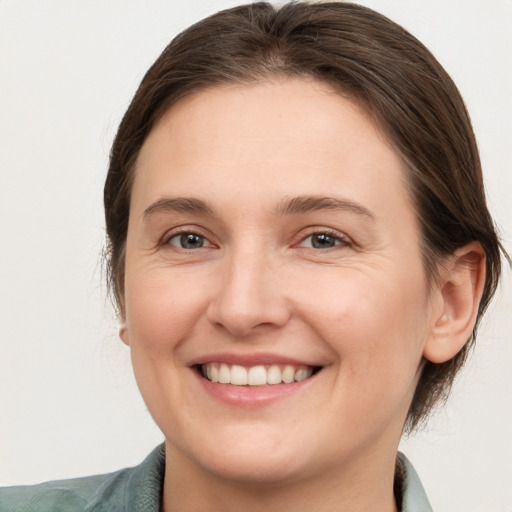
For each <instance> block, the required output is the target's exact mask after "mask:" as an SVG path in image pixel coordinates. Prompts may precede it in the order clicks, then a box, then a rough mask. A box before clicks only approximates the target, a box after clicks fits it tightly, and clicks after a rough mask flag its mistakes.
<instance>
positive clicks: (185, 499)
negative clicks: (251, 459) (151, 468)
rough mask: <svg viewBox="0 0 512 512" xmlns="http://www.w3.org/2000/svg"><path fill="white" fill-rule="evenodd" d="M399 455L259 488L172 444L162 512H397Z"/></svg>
mask: <svg viewBox="0 0 512 512" xmlns="http://www.w3.org/2000/svg"><path fill="white" fill-rule="evenodd" d="M395 455H396V453H392V454H390V455H389V456H387V457H375V455H374V456H373V457H372V458H371V459H370V458H365V457H362V458H361V460H359V461H358V462H357V464H354V462H351V464H350V467H344V466H343V465H342V464H340V465H339V466H338V467H335V468H333V467H331V468H329V470H328V471H325V472H318V473H316V474H311V475H307V476H297V475H294V476H288V477H286V478H283V480H282V481H280V482H262V481H256V482H255V481H254V480H251V481H243V480H233V479H232V478H225V477H222V476H218V475H217V474H214V473H213V472H211V471H208V470H206V469H205V468H203V467H200V466H198V465H197V464H196V463H195V462H194V461H191V460H190V459H188V458H187V457H186V456H185V455H184V454H183V453H180V452H179V451H178V450H176V449H173V447H172V446H170V443H167V449H166V473H165V481H164V495H163V505H162V511H161V512H178V511H179V512H193V511H194V512H195V511H201V512H220V511H222V512H238V511H240V510H244V512H256V511H257V512H260V511H261V510H265V511H266V512H274V511H275V512H277V511H282V510H295V511H306V510H307V511H309V510H315V512H324V511H325V512H327V511H329V512H333V511H337V510H339V511H341V510H343V511H344V512H362V511H365V512H369V511H375V512H397V510H398V509H397V507H396V503H395V499H394V495H393V479H394V472H395ZM376 461H377V463H376Z"/></svg>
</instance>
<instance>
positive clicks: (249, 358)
mask: <svg viewBox="0 0 512 512" xmlns="http://www.w3.org/2000/svg"><path fill="white" fill-rule="evenodd" d="M208 363H226V364H237V365H240V366H258V365H268V364H289V365H292V366H310V367H315V366H321V365H318V364H315V363H312V362H311V361H309V362H308V361H304V360H300V359H296V358H293V357H288V356H283V355H279V354H272V353H268V352H261V353H255V354H234V353H230V352H215V353H212V354H205V355H202V356H199V357H197V358H194V359H192V360H191V361H190V366H198V365H203V364H208Z"/></svg>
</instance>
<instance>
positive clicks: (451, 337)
mask: <svg viewBox="0 0 512 512" xmlns="http://www.w3.org/2000/svg"><path fill="white" fill-rule="evenodd" d="M485 274H486V268H485V253H484V250H483V249H482V246H481V245H480V243H478V242H471V243H469V244H467V245H465V246H464V247H461V248H460V249H458V250H457V251H455V253H454V254H453V255H451V256H450V257H449V258H447V260H446V262H445V264H444V265H443V268H442V270H441V284H440V286H441V289H440V293H441V296H442V301H443V310H442V313H441V314H440V315H439V317H438V318H437V319H435V325H434V326H433V330H432V334H431V336H430V338H429V339H428V341H427V343H426V345H425V347H424V350H423V356H424V357H425V359H427V360H429V361H431V362H433V363H444V362H446V361H448V360H450V359H451V358H452V357H454V356H455V355H456V354H457V353H458V352H459V351H460V350H462V348H463V347H464V345H465V344H466V342H467V341H468V339H469V337H470V336H471V333H472V331H473V327H474V326H475V322H476V317H477V314H478V307H479V305H480V300H481V298H482V293H483V289H484V284H485Z"/></svg>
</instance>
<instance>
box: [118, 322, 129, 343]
mask: <svg viewBox="0 0 512 512" xmlns="http://www.w3.org/2000/svg"><path fill="white" fill-rule="evenodd" d="M119 337H120V338H121V341H122V342H123V343H124V344H125V345H126V346H128V347H129V346H130V340H129V336H128V328H127V327H126V324H124V323H123V324H121V326H120V327H119Z"/></svg>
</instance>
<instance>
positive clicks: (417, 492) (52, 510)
mask: <svg viewBox="0 0 512 512" xmlns="http://www.w3.org/2000/svg"><path fill="white" fill-rule="evenodd" d="M397 462H398V464H400V466H401V468H402V473H403V485H402V512H432V508H431V506H430V504H429V502H428V499H427V496H426V495H425V491H424V490H423V487H422V485H421V482H420V479H419V477H418V475H417V474H416V471H414V468H413V467H412V465H411V463H410V462H409V461H408V460H407V458H406V457H405V456H404V455H403V454H401V453H399V454H398V460H397ZM164 473H165V450H164V445H161V446H158V447H157V448H155V449H154V450H153V451H152V452H151V453H150V454H149V455H148V457H146V459H145V460H144V461H143V462H142V464H139V465H138V466H135V467H134V468H127V469H122V470H120V471H116V472H115V473H108V474H106V475H96V476H89V477H84V478H74V479H70V480H57V481H54V482H46V483H44V484H39V485H25V486H15V487H5V488H0V511H1V512H132V511H133V512H159V511H160V500H161V496H162V488H163V482H164Z"/></svg>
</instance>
